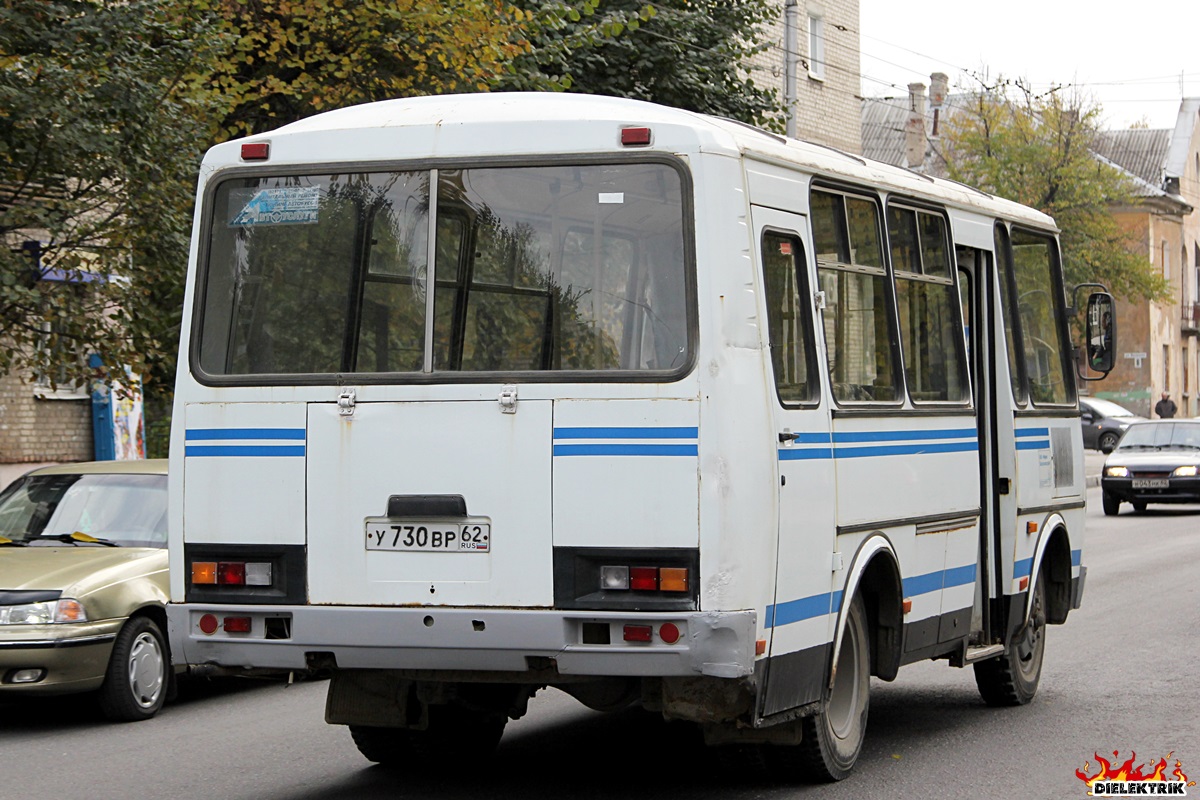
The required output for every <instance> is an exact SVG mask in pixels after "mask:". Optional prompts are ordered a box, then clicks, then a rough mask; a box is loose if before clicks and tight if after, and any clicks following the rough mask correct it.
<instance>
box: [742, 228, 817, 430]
mask: <svg viewBox="0 0 1200 800" xmlns="http://www.w3.org/2000/svg"><path fill="white" fill-rule="evenodd" d="M769 235H775V236H778V237H780V238H781V239H787V240H790V241H791V242H792V243H793V244H794V245H795V246H796V247H797V248H798V252H797V253H795V254H793V258H792V266H793V269H794V271H795V279H796V287H797V293H798V294H797V298H796V300H797V304H796V305H797V308H799V310H800V317H801V319H800V325H801V327H802V329H803V330H804V359H805V368H806V373H807V374H806V376H805V378H806V388H807V390H808V397H807V398H805V399H804V400H784V399H783V398H782V397H780V395H779V376H778V375H776V374H775V361H774V359H773V358H770V359H769V360H770V364H771V386H772V388H773V389H774V392H775V400H776V402H778V403H779V406H780V407H781V408H786V409H815V408H820V407H821V398H822V395H824V394H825V387H824V382H823V380H822V377H821V372H822V370H821V369H819V364H818V361H817V343H816V336H817V334H816V320H817V315H816V313H815V310H814V308H813V303H812V296H813V293H812V287H811V286H810V285H809V275H808V259H807V257H806V254H805V250H806V247H807V246H806V244H805V242H804V237H803V236H802V235H801V234H800V232H798V231H793V230H788V229H787V228H782V227H779V226H778V225H764V226H763V227H762V228H761V229H760V230H759V231H758V241H757V243H756V246H757V247H758V258H759V275H760V277H761V279H762V282H763V300H764V308H765V314H766V317H765V318H764V321H765V322H766V325H765V328H766V333H767V346H768V347H772V346H773V345H774V342H772V341H771V326H770V314H771V311H770V308H769V303H770V297H769V296H768V295H767V278H766V250H765V248H764V247H763V244H764V241H765V239H766V238H767V236H769ZM814 266H815V260H814ZM829 396H830V397H831V398H832V396H833V395H832V393H830V395H829Z"/></svg>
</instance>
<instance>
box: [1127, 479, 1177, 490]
mask: <svg viewBox="0 0 1200 800" xmlns="http://www.w3.org/2000/svg"><path fill="white" fill-rule="evenodd" d="M1133 488H1134V489H1170V488H1171V479H1170V478H1134V479H1133Z"/></svg>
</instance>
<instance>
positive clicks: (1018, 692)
mask: <svg viewBox="0 0 1200 800" xmlns="http://www.w3.org/2000/svg"><path fill="white" fill-rule="evenodd" d="M1046 580H1047V579H1046V573H1045V571H1044V570H1043V571H1042V572H1041V574H1039V576H1038V581H1037V586H1036V587H1035V588H1034V590H1033V600H1032V602H1033V605H1032V607H1031V608H1030V609H1029V619H1028V621H1027V622H1026V623H1025V625H1024V627H1022V628H1021V630H1020V631H1019V632H1018V633H1017V635H1016V636H1014V637H1013V640H1012V642H1010V643H1009V645H1008V648H1007V650H1006V651H1005V653H1004V655H1002V656H998V657H997V658H990V659H988V660H987V661H980V662H978V663H977V664H975V685H976V686H978V687H979V694H980V695H981V696H982V697H983V700H984V702H985V703H987V704H988V705H989V706H998V707H999V706H1023V705H1025V704H1026V703H1028V702H1029V701H1030V700H1032V699H1033V696H1034V695H1035V694H1037V688H1038V682H1039V681H1040V680H1041V677H1042V658H1043V656H1044V655H1045V653H1046Z"/></svg>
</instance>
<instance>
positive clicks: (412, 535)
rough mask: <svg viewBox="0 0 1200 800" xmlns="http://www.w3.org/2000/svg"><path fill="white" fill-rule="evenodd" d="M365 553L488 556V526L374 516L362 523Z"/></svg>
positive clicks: (476, 522)
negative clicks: (397, 551)
mask: <svg viewBox="0 0 1200 800" xmlns="http://www.w3.org/2000/svg"><path fill="white" fill-rule="evenodd" d="M366 533H367V549H368V550H403V551H410V552H418V553H488V552H491V547H492V526H491V524H490V523H488V522H478V521H474V520H466V521H462V520H461V519H460V520H417V519H404V520H401V519H387V518H383V517H377V518H372V519H368V520H367V521H366Z"/></svg>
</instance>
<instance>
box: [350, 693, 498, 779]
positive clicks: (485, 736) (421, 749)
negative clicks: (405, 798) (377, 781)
mask: <svg viewBox="0 0 1200 800" xmlns="http://www.w3.org/2000/svg"><path fill="white" fill-rule="evenodd" d="M507 723H508V718H507V717H505V716H503V715H501V714H495V713H485V712H481V711H475V710H472V709H468V708H464V707H462V706H454V705H438V706H430V707H429V727H428V728H427V729H426V730H423V731H421V730H413V729H411V728H377V727H372V726H369V725H351V726H350V736H351V738H353V739H354V745H355V747H357V748H358V752H360V753H362V754H363V756H364V757H366V759H367V760H368V761H374V762H375V763H376V764H379V765H381V766H384V767H389V768H402V769H405V770H408V771H410V772H417V773H420V772H427V773H428V772H434V771H437V770H441V769H443V768H445V767H447V766H451V765H453V764H455V763H458V764H461V762H462V755H463V753H471V754H472V756H473V757H476V758H487V757H488V756H490V755H491V754H492V752H493V751H495V749H496V746H497V745H498V744H500V737H501V736H502V735H503V734H504V726H505V725H506V724H507Z"/></svg>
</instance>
